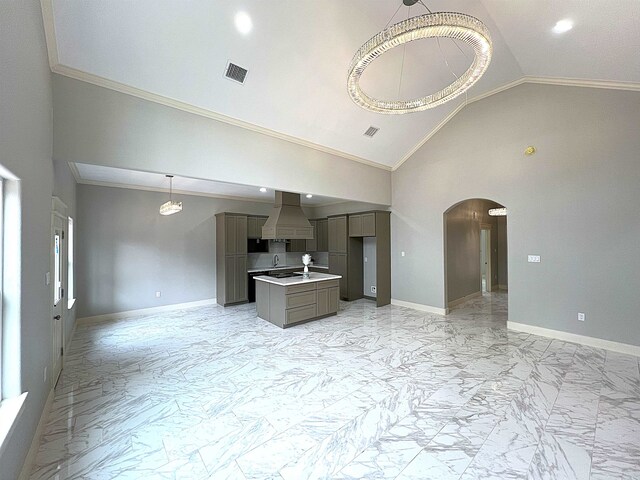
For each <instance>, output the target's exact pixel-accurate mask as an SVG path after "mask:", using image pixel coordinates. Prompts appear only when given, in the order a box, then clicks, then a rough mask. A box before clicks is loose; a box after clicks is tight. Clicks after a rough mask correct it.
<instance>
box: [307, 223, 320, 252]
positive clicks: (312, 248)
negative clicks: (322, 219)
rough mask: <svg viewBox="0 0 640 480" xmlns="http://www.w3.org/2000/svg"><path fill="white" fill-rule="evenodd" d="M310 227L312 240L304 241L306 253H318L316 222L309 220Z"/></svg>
mask: <svg viewBox="0 0 640 480" xmlns="http://www.w3.org/2000/svg"><path fill="white" fill-rule="evenodd" d="M309 223H310V224H311V227H313V238H312V239H311V240H305V241H306V242H307V247H306V251H307V252H317V251H318V222H317V221H316V220H309Z"/></svg>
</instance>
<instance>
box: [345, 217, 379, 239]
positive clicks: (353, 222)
mask: <svg viewBox="0 0 640 480" xmlns="http://www.w3.org/2000/svg"><path fill="white" fill-rule="evenodd" d="M349 236H350V237H375V236H376V214H375V213H373V212H372V213H363V214H358V215H349Z"/></svg>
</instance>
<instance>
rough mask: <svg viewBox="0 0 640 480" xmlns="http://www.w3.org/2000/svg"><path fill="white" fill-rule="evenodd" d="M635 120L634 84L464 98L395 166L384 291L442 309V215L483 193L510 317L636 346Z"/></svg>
mask: <svg viewBox="0 0 640 480" xmlns="http://www.w3.org/2000/svg"><path fill="white" fill-rule="evenodd" d="M637 125H640V93H639V92H627V91H616V90H603V89H591V88H576V87H560V86H545V85H532V84H524V85H521V86H518V87H515V88H512V89H510V90H507V91H505V92H502V93H499V94H497V95H494V96H491V97H489V98H487V99H484V100H481V101H479V102H475V103H472V104H471V105H469V106H468V107H466V108H465V109H464V110H462V111H461V112H460V113H459V114H458V115H456V116H455V117H454V118H453V119H452V120H451V121H450V122H449V123H448V124H447V125H445V126H444V127H443V128H442V129H441V130H440V131H439V132H438V133H437V134H436V135H434V136H433V137H432V138H431V139H430V140H429V142H427V144H425V145H424V146H423V147H422V148H421V149H420V150H418V152H416V153H415V154H414V155H413V156H412V157H411V158H410V159H409V160H408V161H407V162H405V163H404V164H403V165H402V166H401V167H400V168H399V169H398V170H396V171H395V172H394V173H393V175H392V183H393V185H392V191H393V203H392V204H393V212H394V214H393V216H392V228H393V237H392V238H393V244H394V248H393V257H392V262H393V270H392V271H393V297H394V298H396V299H399V300H405V301H409V302H415V303H420V304H425V305H431V306H436V307H441V308H442V307H444V304H445V295H444V292H445V288H444V245H443V221H442V214H443V212H444V211H446V210H447V209H448V208H449V207H451V206H452V205H454V204H456V203H457V202H459V201H461V200H464V199H467V198H490V199H492V200H495V201H497V202H499V203H501V204H503V205H505V206H506V207H507V208H508V209H509V220H508V223H507V233H508V244H509V251H508V269H509V320H511V321H513V322H520V323H525V324H530V325H535V326H540V327H545V328H551V329H556V330H562V331H567V332H571V333H576V334H582V335H588V336H592V337H598V338H602V339H607V340H614V341H620V342H624V343H630V344H634V345H640V322H638V312H639V311H640V297H639V296H638V295H637V292H638V291H640V275H638V271H640V249H638V248H637V239H638V238H640V210H639V209H638V205H640V188H638V185H640V162H638V152H639V151H640V135H638V133H637ZM528 145H534V146H535V147H536V148H537V149H538V153H537V154H536V155H534V156H532V157H525V156H524V155H523V152H524V149H525V148H526V147H527V146H528ZM402 250H404V251H406V252H407V255H406V256H405V257H401V256H400V251H402ZM527 254H538V255H541V257H542V262H541V263H538V264H535V263H527ZM577 312H585V313H586V321H585V322H578V321H577V320H576V317H577Z"/></svg>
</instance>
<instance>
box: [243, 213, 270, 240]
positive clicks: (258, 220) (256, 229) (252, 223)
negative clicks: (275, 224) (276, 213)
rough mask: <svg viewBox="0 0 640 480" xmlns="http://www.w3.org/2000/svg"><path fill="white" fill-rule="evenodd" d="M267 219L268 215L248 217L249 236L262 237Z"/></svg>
mask: <svg viewBox="0 0 640 480" xmlns="http://www.w3.org/2000/svg"><path fill="white" fill-rule="evenodd" d="M266 221H267V217H257V216H250V217H247V238H262V227H264V224H265V222H266Z"/></svg>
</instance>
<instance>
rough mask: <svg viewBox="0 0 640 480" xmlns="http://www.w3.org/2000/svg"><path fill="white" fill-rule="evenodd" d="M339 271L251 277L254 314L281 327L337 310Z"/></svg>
mask: <svg viewBox="0 0 640 480" xmlns="http://www.w3.org/2000/svg"><path fill="white" fill-rule="evenodd" d="M341 278H342V277H341V276H340V275H330V274H327V273H317V272H313V273H310V274H309V278H303V277H302V274H296V275H293V276H291V277H288V278H275V277H272V276H268V275H260V276H258V277H254V279H255V281H256V309H257V311H258V316H259V317H260V318H262V319H263V320H267V321H268V322H271V323H273V324H274V325H277V326H279V327H281V328H287V327H290V326H292V325H296V324H298V323H302V322H309V321H311V320H317V319H319V318H324V317H329V316H331V315H335V314H336V313H338V302H339V300H338V298H339V296H340V279H341Z"/></svg>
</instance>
